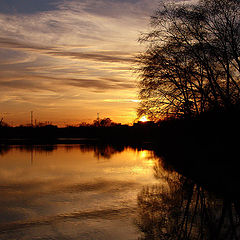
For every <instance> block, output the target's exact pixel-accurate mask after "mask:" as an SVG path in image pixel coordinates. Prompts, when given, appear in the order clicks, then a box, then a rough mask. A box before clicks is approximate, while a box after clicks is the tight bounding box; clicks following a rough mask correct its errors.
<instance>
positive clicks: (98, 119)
mask: <svg viewBox="0 0 240 240" xmlns="http://www.w3.org/2000/svg"><path fill="white" fill-rule="evenodd" d="M97 122H98V123H99V122H100V118H99V113H97Z"/></svg>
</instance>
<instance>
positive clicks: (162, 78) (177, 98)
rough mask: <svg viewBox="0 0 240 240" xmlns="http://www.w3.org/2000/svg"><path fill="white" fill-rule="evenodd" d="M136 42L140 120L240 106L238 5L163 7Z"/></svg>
mask: <svg viewBox="0 0 240 240" xmlns="http://www.w3.org/2000/svg"><path fill="white" fill-rule="evenodd" d="M151 27H152V29H151V31H150V32H148V33H146V34H143V35H142V36H141V38H140V42H142V43H145V44H147V49H146V51H145V52H144V53H142V54H141V55H140V56H139V57H138V59H137V61H138V72H139V74H140V83H139V88H140V91H139V97H140V100H141V103H140V106H139V115H143V114H146V115H148V116H149V117H150V118H152V119H159V118H162V117H166V115H168V116H174V117H176V116H179V115H185V116H186V115H187V116H192V115H198V114H200V113H202V112H205V111H209V110H213V109H219V108H220V109H231V108H233V107H236V106H239V105H240V99H239V97H240V1H239V0H216V1H211V0H200V1H198V2H197V3H196V4H190V3H162V5H161V6H160V7H159V9H158V10H157V11H156V13H155V15H154V16H152V18H151Z"/></svg>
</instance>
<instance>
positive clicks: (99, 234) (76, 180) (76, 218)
mask: <svg viewBox="0 0 240 240" xmlns="http://www.w3.org/2000/svg"><path fill="white" fill-rule="evenodd" d="M0 149H1V155H0V192H1V198H0V239H1V240H10V239H39V240H40V239H41V240H43V239H57V240H62V239H64V240H65V239H72V240H75V239H76V240H77V239H84V240H88V239H99V240H105V239H115V240H133V239H137V238H138V236H139V233H138V231H137V229H136V226H135V225H134V218H135V214H136V209H137V208H136V207H137V202H136V198H137V194H138V193H139V191H140V190H141V188H142V187H143V186H144V185H145V184H154V183H157V180H156V179H155V178H154V176H153V174H152V166H153V165H154V161H155V159H154V158H150V157H149V156H151V152H150V151H147V150H145V151H142V150H136V149H134V148H130V147H127V146H125V147H123V146H114V145H113V146H110V145H101V146H97V145H95V146H94V145H78V144H75V145H46V146H44V145H39V146H36V145H35V146H31V145H29V146H20V145H18V146H2V147H1V148H0ZM101 159H105V160H107V161H100V160H101Z"/></svg>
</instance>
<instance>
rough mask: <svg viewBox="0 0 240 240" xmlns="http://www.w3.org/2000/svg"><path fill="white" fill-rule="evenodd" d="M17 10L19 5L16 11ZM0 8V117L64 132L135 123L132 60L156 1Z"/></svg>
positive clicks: (90, 0) (59, 1) (15, 1)
mask: <svg viewBox="0 0 240 240" xmlns="http://www.w3.org/2000/svg"><path fill="white" fill-rule="evenodd" d="M20 2H21V4H20ZM20 2H19V0H12V1H8V0H3V1H1V2H0V28H1V32H0V71H1V75H0V117H3V118H4V120H5V121H6V122H8V123H9V124H11V125H18V124H25V123H29V122H30V111H33V112H34V119H37V121H41V122H44V121H50V122H52V123H54V124H58V125H60V126H63V125H65V124H77V123H79V122H82V121H86V122H92V121H93V120H94V119H96V117H97V113H98V112H99V113H100V118H104V117H110V118H111V119H112V120H113V121H115V122H121V123H132V122H133V121H134V119H135V118H136V108H137V87H136V84H137V80H136V77H137V76H136V74H134V73H133V71H132V68H133V66H134V56H136V54H137V53H138V52H139V51H141V48H142V46H140V44H139V43H138V42H137V39H138V37H139V36H140V32H143V31H146V29H147V27H148V23H149V16H150V15H151V14H152V13H153V10H154V9H155V8H156V6H157V2H158V1H157V0H121V1H120V0H81V1H79V0H78V1H77V0H69V1H64V0H42V1H39V0H32V1H31V4H32V5H31V4H30V2H29V0H21V1H20Z"/></svg>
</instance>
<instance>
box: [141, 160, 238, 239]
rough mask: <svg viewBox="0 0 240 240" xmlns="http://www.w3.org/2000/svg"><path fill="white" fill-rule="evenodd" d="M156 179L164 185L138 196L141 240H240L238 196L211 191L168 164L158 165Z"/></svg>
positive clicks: (162, 162)
mask: <svg viewBox="0 0 240 240" xmlns="http://www.w3.org/2000/svg"><path fill="white" fill-rule="evenodd" d="M203 174H204V173H203ZM154 175H155V177H156V178H158V179H159V181H160V183H159V184H158V185H154V186H151V187H149V186H148V187H144V188H143V189H142V191H141V192H140V194H139V195H138V219H137V226H138V228H139V230H140V231H141V232H142V237H141V238H140V239H142V240H143V239H144V240H150V239H151V240H155V239H156V240H157V239H159V240H160V239H161V240H164V239H179V240H185V239H186V240H187V239H188V240H193V239H194V240H198V239H199V240H200V239H202V240H206V239H225V240H227V239H229V240H233V239H239V238H240V205H239V202H240V201H239V199H238V198H236V195H229V194H228V195H225V194H219V191H217V192H212V191H207V190H206V188H205V187H204V184H200V183H197V182H196V181H194V180H192V179H191V178H190V177H186V176H184V175H182V174H179V173H177V172H175V171H174V170H173V168H171V167H170V166H169V164H168V163H166V160H165V161H162V160H161V159H160V160H159V161H158V162H157V163H156V164H155V166H154ZM212 175H213V177H214V173H212ZM228 187H229V188H231V187H232V186H228ZM211 190H212V189H211Z"/></svg>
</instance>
